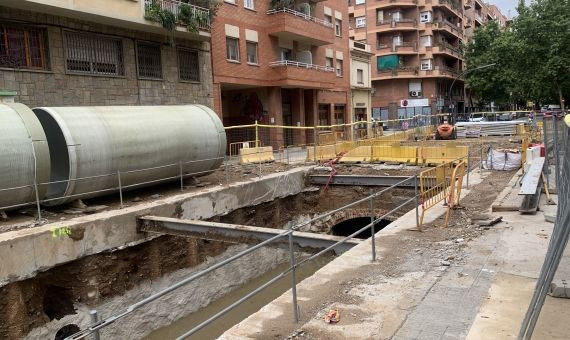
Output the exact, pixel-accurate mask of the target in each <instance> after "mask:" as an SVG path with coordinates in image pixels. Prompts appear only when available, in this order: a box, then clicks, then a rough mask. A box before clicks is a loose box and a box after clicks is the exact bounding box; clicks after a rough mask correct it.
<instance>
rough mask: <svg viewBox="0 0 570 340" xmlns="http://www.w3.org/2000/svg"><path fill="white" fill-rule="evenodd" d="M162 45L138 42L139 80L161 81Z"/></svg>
mask: <svg viewBox="0 0 570 340" xmlns="http://www.w3.org/2000/svg"><path fill="white" fill-rule="evenodd" d="M160 57H161V56H160V44H154V43H148V42H141V41H137V71H138V74H139V78H150V79H161V78H162V64H161V62H160Z"/></svg>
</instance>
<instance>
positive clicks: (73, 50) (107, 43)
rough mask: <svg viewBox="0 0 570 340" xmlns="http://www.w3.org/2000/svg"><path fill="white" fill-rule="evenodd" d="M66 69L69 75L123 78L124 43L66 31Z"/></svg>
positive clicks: (113, 39)
mask: <svg viewBox="0 0 570 340" xmlns="http://www.w3.org/2000/svg"><path fill="white" fill-rule="evenodd" d="M64 43H65V69H66V71H67V72H69V73H83V74H99V75H107V76H123V75H124V74H125V66H124V60H123V42H122V41H121V40H120V39H116V38H110V37H106V36H102V35H98V34H91V33H80V32H71V31H64Z"/></svg>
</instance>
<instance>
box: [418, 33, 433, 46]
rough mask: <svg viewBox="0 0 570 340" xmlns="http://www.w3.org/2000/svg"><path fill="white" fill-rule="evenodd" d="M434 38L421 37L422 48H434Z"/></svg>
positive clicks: (429, 36)
mask: <svg viewBox="0 0 570 340" xmlns="http://www.w3.org/2000/svg"><path fill="white" fill-rule="evenodd" d="M432 38H433V37H432V36H431V35H422V36H420V46H421V47H430V46H432Z"/></svg>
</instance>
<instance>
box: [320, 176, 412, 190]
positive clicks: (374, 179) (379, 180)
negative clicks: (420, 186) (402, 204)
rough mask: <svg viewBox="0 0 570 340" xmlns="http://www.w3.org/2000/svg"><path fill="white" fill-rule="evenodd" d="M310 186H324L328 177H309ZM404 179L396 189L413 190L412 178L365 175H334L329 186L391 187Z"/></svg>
mask: <svg viewBox="0 0 570 340" xmlns="http://www.w3.org/2000/svg"><path fill="white" fill-rule="evenodd" d="M309 177H310V180H311V184H320V185H325V184H327V181H328V180H329V177H330V176H329V175H310V176H309ZM406 178H409V179H410V180H409V181H406V182H403V183H401V184H399V185H398V187H403V188H413V187H414V177H410V176H367V175H335V176H334V177H333V178H332V181H331V183H330V184H333V185H362V186H386V187H389V186H392V185H394V184H397V183H398V182H402V181H403V180H405V179H406Z"/></svg>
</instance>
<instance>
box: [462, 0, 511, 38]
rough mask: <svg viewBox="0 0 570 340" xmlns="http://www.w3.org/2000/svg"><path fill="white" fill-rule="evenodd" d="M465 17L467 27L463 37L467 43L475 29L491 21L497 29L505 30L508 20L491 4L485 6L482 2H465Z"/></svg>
mask: <svg viewBox="0 0 570 340" xmlns="http://www.w3.org/2000/svg"><path fill="white" fill-rule="evenodd" d="M465 8H466V10H465V16H466V22H467V23H469V25H466V26H465V37H466V40H467V41H469V40H470V39H471V38H472V37H473V34H474V32H475V29H476V28H479V27H481V26H483V25H485V24H486V23H487V22H489V21H491V20H496V21H497V22H498V23H499V27H502V28H505V27H507V25H508V22H509V19H508V18H507V17H506V16H505V15H504V14H503V13H501V10H500V9H499V8H498V7H497V6H495V5H492V4H487V3H485V2H483V1H482V0H465Z"/></svg>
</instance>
